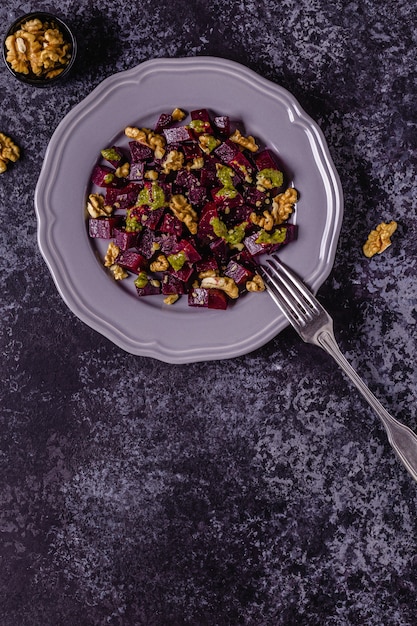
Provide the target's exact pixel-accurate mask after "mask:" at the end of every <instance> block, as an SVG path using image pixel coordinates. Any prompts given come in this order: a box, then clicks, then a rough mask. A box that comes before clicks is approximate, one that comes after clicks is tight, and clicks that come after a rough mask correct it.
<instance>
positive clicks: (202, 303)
mask: <svg viewBox="0 0 417 626" xmlns="http://www.w3.org/2000/svg"><path fill="white" fill-rule="evenodd" d="M208 299H209V290H208V289H203V288H202V287H196V288H192V289H190V291H189V293H188V306H194V307H200V308H205V309H207V308H208Z"/></svg>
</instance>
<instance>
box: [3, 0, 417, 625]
mask: <svg viewBox="0 0 417 626" xmlns="http://www.w3.org/2000/svg"><path fill="white" fill-rule="evenodd" d="M34 8H36V9H44V8H50V9H52V10H54V11H56V12H58V13H59V14H60V15H62V16H63V17H64V18H67V19H68V21H69V22H70V23H71V24H72V25H73V26H74V27H75V29H76V32H77V36H78V41H79V48H80V50H79V60H78V63H77V66H76V68H75V71H74V73H73V75H72V78H71V79H70V80H69V81H68V82H66V83H65V84H64V85H62V86H59V87H53V88H49V89H47V90H35V89H31V88H28V87H25V86H22V85H21V84H19V83H18V82H16V81H15V80H14V79H13V78H12V77H11V76H10V75H9V74H8V73H7V71H6V69H5V67H4V66H0V131H3V132H5V133H7V134H9V135H11V136H12V137H13V138H14V139H15V140H16V141H17V143H18V144H19V145H20V146H21V147H22V150H23V156H22V159H21V160H20V161H19V162H18V163H17V164H16V165H15V166H14V167H13V168H11V169H10V171H8V172H7V173H5V174H3V175H1V178H0V211H1V228H0V241H1V269H0V276H1V298H0V314H1V318H0V319H1V325H0V350H1V355H2V360H1V415H0V419H1V424H0V503H1V504H0V532H1V535H0V536H1V545H0V557H1V563H0V624H1V626H61V625H62V626H73V625H74V624H79V625H80V626H101V625H105V624H110V625H117V626H119V625H120V626H122V625H123V626H125V625H126V626H165V625H166V626H180V625H190V626H205V625H207V626H216V625H217V626H235V625H238V624H245V625H247V626H316V625H317V626H348V625H349V626H350V625H362V624H364V625H366V626H414V625H415V624H416V623H417V609H416V566H417V539H416V530H417V521H416V502H417V498H416V489H417V485H416V484H415V483H414V482H413V481H412V479H411V478H410V477H409V476H408V474H407V473H406V472H405V470H404V469H403V467H402V466H401V465H400V464H399V463H398V462H397V461H396V459H395V458H394V455H393V453H392V451H391V449H390V447H389V445H388V443H387V440H386V436H385V434H384V432H383V430H382V428H381V427H380V425H379V422H378V421H377V419H376V417H375V416H374V415H373V414H372V412H371V411H370V409H368V408H367V406H366V405H365V404H364V402H363V401H362V399H361V398H360V397H359V396H358V394H357V393H356V391H354V390H353V389H352V388H351V386H350V385H349V384H348V383H347V382H346V381H345V379H344V378H343V376H342V374H341V373H340V372H339V371H338V370H336V367H335V366H334V365H333V363H332V362H330V359H329V358H328V357H327V356H326V355H325V354H324V353H321V352H319V350H318V349H316V348H314V347H311V346H307V345H305V344H303V343H302V342H301V341H300V340H299V339H298V337H297V336H296V335H295V333H294V332H292V331H291V330H289V329H288V330H286V331H284V332H283V333H282V334H281V335H279V336H278V337H277V338H276V339H275V340H273V341H271V342H270V343H269V344H268V345H267V346H265V347H264V348H262V349H259V350H257V351H256V352H254V353H252V354H249V355H247V356H243V357H240V358H236V359H233V360H230V361H222V362H209V363H197V364H192V365H184V366H174V365H167V364H164V363H162V362H159V361H155V360H151V359H146V358H141V357H133V356H130V355H128V354H126V353H124V352H122V351H121V350H120V349H118V348H117V347H115V346H114V345H112V344H111V343H110V342H109V341H108V340H107V339H105V338H103V337H102V336H101V335H99V334H98V333H96V332H95V331H93V330H91V329H90V328H89V327H87V326H85V325H84V324H83V323H82V322H80V321H79V320H78V319H77V318H76V317H74V315H73V314H72V313H71V312H70V311H69V309H68V308H67V307H66V305H65V304H64V303H63V302H62V300H61V298H60V296H59V295H58V293H57V291H56V289H55V287H54V284H53V282H52V278H51V276H50V274H49V272H48V270H47V267H46V265H45V263H44V261H43V259H42V257H41V256H40V253H39V251H38V248H37V241H36V218H35V213H34V208H33V195H34V189H35V186H36V182H37V179H38V176H39V172H40V168H41V165H42V159H43V156H44V154H45V150H46V147H47V145H48V141H49V139H50V137H51V135H52V133H53V130H54V129H55V128H56V126H57V125H58V123H59V122H60V120H61V119H62V118H63V116H64V115H65V114H66V113H67V112H68V111H70V109H71V108H72V107H73V106H74V105H75V104H77V103H78V102H80V101H81V100H82V99H83V98H84V97H85V96H86V95H87V94H88V93H89V92H90V91H91V90H92V89H93V88H94V87H95V86H96V85H98V84H99V83H100V82H101V80H102V79H104V78H105V77H107V76H109V75H111V74H113V73H114V72H115V71H119V70H124V69H129V68H131V67H134V66H135V65H136V64H138V63H140V62H141V61H145V60H147V59H150V58H153V57H181V56H193V55H213V56H220V57H225V58H228V59H233V60H236V61H240V62H241V63H243V64H245V65H246V66H248V67H250V68H252V69H253V70H255V71H257V72H258V73H260V74H261V75H262V76H264V77H266V78H268V79H270V80H271V81H274V82H276V83H278V84H280V85H283V86H284V87H286V88H287V89H289V90H290V91H291V92H292V93H293V94H294V95H295V96H296V97H297V98H298V100H299V101H300V103H301V104H302V106H303V107H304V109H305V110H306V111H307V112H308V113H309V114H310V115H311V116H312V117H313V118H314V119H315V120H316V121H317V122H318V123H319V124H320V126H321V128H322V130H323V132H324V135H325V137H326V139H327V141H328V144H329V148H330V151H331V154H332V156H333V159H334V161H335V164H336V166H337V169H338V171H339V173H340V177H341V180H342V183H343V187H344V193H345V217H344V222H343V227H342V233H341V238H340V243H339V247H338V252H337V255H336V261H335V265H334V270H333V272H332V274H331V276H330V277H329V279H328V280H327V281H326V283H325V284H324V285H323V287H322V288H321V290H320V297H321V299H322V301H323V302H324V303H325V304H326V306H327V308H328V309H329V310H330V311H331V313H332V315H333V316H334V318H335V321H336V329H337V333H336V334H337V338H338V341H339V343H340V345H341V348H342V350H343V351H344V352H345V354H346V355H347V356H348V358H349V359H350V361H351V362H352V364H353V365H354V366H355V367H356V368H357V369H358V370H359V372H360V373H361V374H362V375H363V377H364V378H365V379H366V380H367V381H368V383H369V385H370V387H371V388H372V390H373V391H374V392H375V393H376V394H377V395H378V396H379V397H380V399H381V400H382V402H383V403H384V405H385V406H386V407H387V408H388V409H389V410H391V411H392V413H393V414H394V415H396V416H398V417H399V418H400V419H402V420H403V421H404V422H405V423H407V424H408V425H409V426H411V427H412V428H414V429H415V428H416V427H417V417H416V399H417V398H416V396H417V367H416V361H415V351H416V343H417V328H416V319H417V315H416V304H417V287H416V258H417V254H416V236H417V232H416V229H417V218H416V170H417V133H416V128H417V127H416V124H417V108H416V98H417V69H416V68H417V46H416V43H417V36H416V27H417V16H416V9H415V4H414V3H413V2H408V1H407V2H405V1H403V0H387V1H385V2H383V3H381V2H379V1H378V0H362V1H352V2H345V1H342V0H297V1H296V0H284V1H281V2H280V1H276V0H258V1H255V0H253V1H250V0H240V1H235V2H234V1H231V0H221V2H220V1H219V0H212V1H211V2H210V3H208V2H203V1H196V0H194V1H193V0H187V1H186V0H176V1H175V0H173V2H171V3H164V2H162V1H161V0H152V1H151V0H142V2H140V3H128V2H121V1H120V0H111V1H109V0H102V1H101V2H97V1H96V0H77V1H75V0H73V1H71V0H61V1H60V2H57V1H56V2H52V3H50V4H49V5H46V4H42V3H41V2H40V3H39V4H37V5H34V4H31V3H30V2H27V3H22V4H21V5H17V4H16V3H15V2H12V1H11V0H3V3H2V5H1V6H0V24H2V31H4V30H5V28H6V24H8V23H9V22H10V21H11V19H12V18H13V17H14V16H15V14H16V13H17V12H20V11H29V10H31V9H34ZM390 219H395V220H397V221H398V224H399V228H398V231H397V233H395V235H394V238H393V245H392V246H391V247H390V248H389V249H388V250H387V251H386V252H385V253H384V254H383V255H381V256H378V257H377V258H374V259H372V260H368V259H366V258H365V257H364V256H363V254H362V251H361V246H362V243H363V241H364V240H365V239H366V236H367V233H368V231H369V230H370V229H371V228H373V227H375V226H376V224H378V223H379V222H380V221H382V220H390Z"/></svg>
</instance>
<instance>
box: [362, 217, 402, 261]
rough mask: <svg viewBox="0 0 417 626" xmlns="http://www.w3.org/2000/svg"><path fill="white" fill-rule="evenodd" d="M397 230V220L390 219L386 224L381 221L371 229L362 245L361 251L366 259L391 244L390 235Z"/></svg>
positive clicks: (379, 252)
mask: <svg viewBox="0 0 417 626" xmlns="http://www.w3.org/2000/svg"><path fill="white" fill-rule="evenodd" d="M396 230H397V222H395V221H394V220H392V221H391V222H389V223H388V224H386V223H385V222H381V224H378V226H377V227H376V229H375V230H371V232H370V233H369V235H368V239H367V241H366V242H365V244H364V245H363V247H362V250H363V253H364V255H365V256H366V257H368V259H370V258H371V257H373V256H374V255H375V254H381V252H384V250H386V249H387V248H388V247H389V246H390V245H391V243H392V242H391V235H392V234H393V233H394V232H395V231H396Z"/></svg>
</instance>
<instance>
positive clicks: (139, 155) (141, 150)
mask: <svg viewBox="0 0 417 626" xmlns="http://www.w3.org/2000/svg"><path fill="white" fill-rule="evenodd" d="M129 148H130V160H131V162H132V163H140V162H143V161H151V160H152V159H153V151H152V150H151V148H149V147H148V146H145V144H143V143H139V141H130V142H129Z"/></svg>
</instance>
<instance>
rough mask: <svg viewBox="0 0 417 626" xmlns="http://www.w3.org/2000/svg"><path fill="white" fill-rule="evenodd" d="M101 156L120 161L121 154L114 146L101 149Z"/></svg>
mask: <svg viewBox="0 0 417 626" xmlns="http://www.w3.org/2000/svg"><path fill="white" fill-rule="evenodd" d="M101 156H102V157H103V159H106V160H107V161H120V159H121V156H120V154H119V153H118V152H117V150H115V149H114V148H105V149H104V150H102V151H101Z"/></svg>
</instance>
